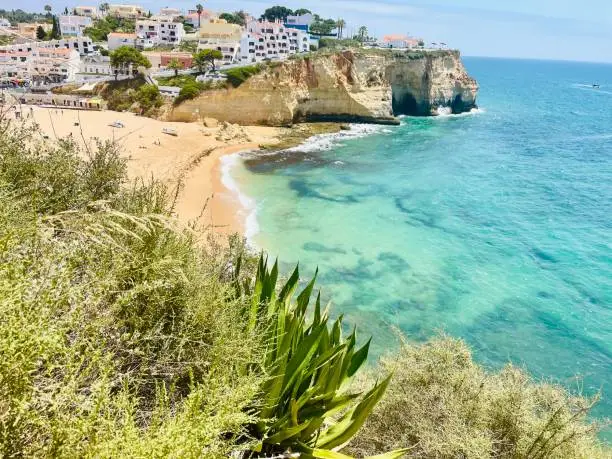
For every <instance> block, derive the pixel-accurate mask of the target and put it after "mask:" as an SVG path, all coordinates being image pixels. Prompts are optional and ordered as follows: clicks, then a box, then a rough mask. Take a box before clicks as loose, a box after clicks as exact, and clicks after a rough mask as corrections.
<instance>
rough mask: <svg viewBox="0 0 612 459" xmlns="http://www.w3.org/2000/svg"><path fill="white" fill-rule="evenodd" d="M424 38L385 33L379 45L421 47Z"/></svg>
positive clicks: (400, 47)
mask: <svg viewBox="0 0 612 459" xmlns="http://www.w3.org/2000/svg"><path fill="white" fill-rule="evenodd" d="M421 42H422V40H421V39H419V38H411V37H408V36H406V35H401V34H395V35H385V36H384V37H383V39H382V41H381V42H379V43H378V46H380V47H381V48H396V49H414V48H418V47H419V43H421Z"/></svg>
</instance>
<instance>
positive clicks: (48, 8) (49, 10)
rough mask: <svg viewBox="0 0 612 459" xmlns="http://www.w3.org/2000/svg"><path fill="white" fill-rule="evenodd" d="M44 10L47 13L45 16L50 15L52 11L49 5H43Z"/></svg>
mask: <svg viewBox="0 0 612 459" xmlns="http://www.w3.org/2000/svg"><path fill="white" fill-rule="evenodd" d="M44 9H45V11H46V12H47V16H49V15H51V10H52V9H53V8H51V5H45V8H44Z"/></svg>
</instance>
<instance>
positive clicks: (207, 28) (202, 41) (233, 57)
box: [198, 19, 242, 65]
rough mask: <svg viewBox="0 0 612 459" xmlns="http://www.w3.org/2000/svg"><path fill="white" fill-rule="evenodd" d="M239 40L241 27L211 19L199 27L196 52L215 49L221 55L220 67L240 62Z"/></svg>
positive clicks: (221, 20)
mask: <svg viewBox="0 0 612 459" xmlns="http://www.w3.org/2000/svg"><path fill="white" fill-rule="evenodd" d="M241 38H242V27H240V26H239V25H237V24H229V23H227V22H226V21H225V20H223V19H211V20H209V21H208V22H206V23H202V26H201V27H200V30H199V38H198V50H202V49H216V50H218V51H221V54H223V58H222V59H221V62H220V63H221V65H227V64H233V63H234V62H237V61H239V60H240V40H241Z"/></svg>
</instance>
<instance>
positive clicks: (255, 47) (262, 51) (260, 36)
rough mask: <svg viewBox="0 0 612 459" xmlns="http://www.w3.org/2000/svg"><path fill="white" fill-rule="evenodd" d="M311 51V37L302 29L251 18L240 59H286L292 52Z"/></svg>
mask: <svg viewBox="0 0 612 459" xmlns="http://www.w3.org/2000/svg"><path fill="white" fill-rule="evenodd" d="M308 51H310V37H309V35H308V32H306V31H305V30H302V29H294V28H288V27H287V26H286V25H284V24H283V23H282V22H269V21H261V20H259V21H258V20H251V21H249V22H248V23H247V27H246V31H245V32H244V33H243V34H242V38H241V41H240V60H241V61H242V62H260V61H263V60H264V59H270V60H284V59H286V58H287V57H288V56H290V55H292V54H298V53H306V52H308Z"/></svg>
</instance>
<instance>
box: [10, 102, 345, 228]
mask: <svg viewBox="0 0 612 459" xmlns="http://www.w3.org/2000/svg"><path fill="white" fill-rule="evenodd" d="M22 115H23V118H24V119H26V120H27V119H30V120H33V121H35V122H36V123H37V124H38V126H39V128H40V135H41V140H42V139H45V140H56V139H62V138H72V139H73V140H74V141H76V142H77V143H78V144H79V145H80V146H82V147H85V148H82V154H86V151H87V147H90V146H92V145H94V144H95V142H96V141H115V142H117V143H118V145H119V147H120V150H121V155H122V156H123V157H124V158H126V159H127V175H128V180H130V181H132V180H136V179H143V180H147V179H150V178H155V179H158V180H160V181H161V182H163V183H165V184H166V185H167V186H168V187H169V189H170V191H172V190H173V189H176V187H177V186H178V187H179V190H178V193H177V199H176V203H175V209H174V210H175V214H176V217H177V218H178V220H179V221H180V222H182V223H183V224H187V225H190V226H194V227H196V228H198V229H202V230H211V232H213V233H214V234H215V235H216V236H220V237H221V239H226V238H227V237H228V236H230V235H232V234H234V233H238V234H239V235H241V236H243V237H244V236H246V237H250V236H252V234H247V233H249V232H250V230H249V228H248V225H247V219H248V218H249V215H250V214H249V213H250V212H251V211H252V210H253V209H249V208H248V206H247V205H246V204H245V202H241V198H240V196H241V193H240V190H239V184H236V185H235V186H228V183H227V179H225V180H224V176H223V172H224V170H223V168H224V167H226V166H225V165H224V164H223V161H222V159H223V158H224V157H227V156H229V155H234V154H240V153H244V152H254V153H255V152H274V151H282V150H287V149H290V148H294V147H297V146H299V145H301V144H303V143H304V142H305V141H307V140H308V139H310V138H312V137H314V136H318V135H321V134H335V133H338V132H341V131H342V130H343V129H346V127H345V126H344V125H342V124H341V123H305V124H297V125H294V126H292V127H269V126H238V125H235V124H229V123H213V124H215V126H214V127H206V126H205V125H204V124H203V123H202V122H189V123H185V122H170V121H160V120H156V119H153V118H147V117H142V116H138V115H136V114H134V113H130V112H115V111H112V110H101V111H78V110H71V111H69V110H63V109H62V108H61V107H57V108H47V107H41V106H36V105H22ZM115 121H121V122H122V123H123V124H124V126H125V127H124V128H114V127H112V126H110V125H111V124H112V123H113V122H115ZM164 127H171V128H173V129H174V130H175V131H176V133H177V134H178V135H177V136H170V135H167V134H164V133H163V132H162V129H163V128H164ZM224 182H225V183H224ZM247 199H248V198H247ZM242 201H244V198H243V199H242Z"/></svg>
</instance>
